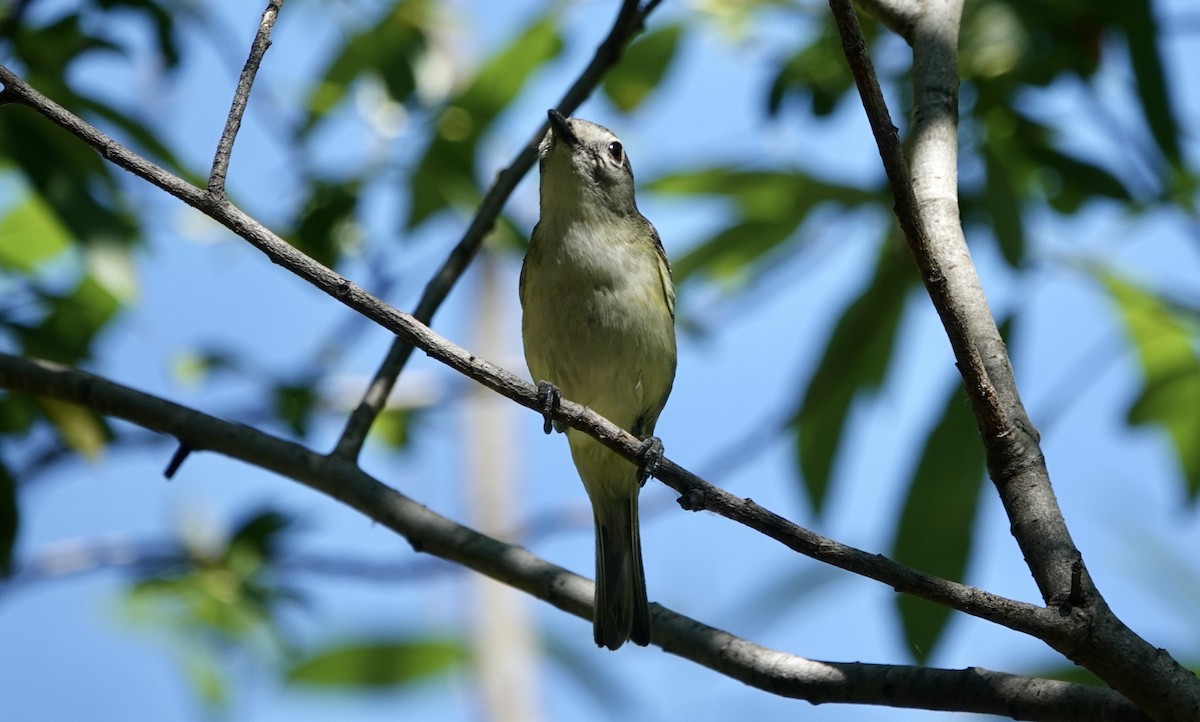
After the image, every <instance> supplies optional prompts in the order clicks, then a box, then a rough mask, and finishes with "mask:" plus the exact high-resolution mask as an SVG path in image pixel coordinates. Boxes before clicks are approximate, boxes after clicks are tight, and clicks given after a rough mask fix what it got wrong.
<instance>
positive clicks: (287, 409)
mask: <svg viewBox="0 0 1200 722" xmlns="http://www.w3.org/2000/svg"><path fill="white" fill-rule="evenodd" d="M274 395H275V415H276V416H278V417H279V418H280V419H282V420H283V421H284V422H285V423H286V424H287V425H288V427H289V428H291V430H292V432H293V433H295V434H296V436H300V437H303V436H305V435H306V434H307V433H308V422H309V419H310V418H311V417H312V414H313V411H315V410H316V406H317V394H316V392H315V391H313V389H312V385H311V384H310V383H300V384H278V385H276V386H275V388H274Z"/></svg>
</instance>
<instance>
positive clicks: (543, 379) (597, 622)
mask: <svg viewBox="0 0 1200 722" xmlns="http://www.w3.org/2000/svg"><path fill="white" fill-rule="evenodd" d="M548 116H549V129H548V130H547V132H546V134H545V136H544V137H543V139H542V141H541V143H540V144H539V145H538V168H539V176H540V188H539V206H540V207H539V218H538V222H537V224H536V225H535V226H534V229H533V233H532V235H531V237H530V241H529V247H528V249H527V251H526V254H525V261H524V264H523V265H522V267H521V278H520V299H521V309H522V317H521V336H522V341H523V344H524V349H525V360H526V363H527V365H528V367H529V371H530V374H531V375H532V376H533V378H534V379H535V380H536V381H537V382H538V390H539V400H540V401H541V402H542V403H543V405H544V408H543V410H544V412H545V413H546V414H547V416H546V427H545V428H546V432H547V433H549V431H550V426H551V424H550V413H551V411H550V409H551V408H552V407H553V405H554V404H557V403H558V399H560V398H564V397H565V398H567V399H570V400H572V401H575V402H577V403H580V404H583V405H585V406H588V407H589V408H591V409H592V410H593V411H595V412H596V413H598V414H600V415H601V416H604V417H605V418H607V419H608V420H610V421H612V422H613V423H615V424H616V425H618V426H620V427H621V428H622V429H625V430H626V431H628V432H630V433H631V434H633V435H635V436H637V437H638V438H639V439H642V440H643V452H644V453H643V456H642V458H643V464H642V465H641V466H639V465H638V464H635V463H633V462H631V461H629V460H627V459H625V458H623V457H621V456H620V455H618V454H617V453H616V452H614V451H612V450H610V449H608V448H607V447H605V446H604V445H603V444H601V443H600V442H599V441H597V440H595V439H593V438H592V437H590V436H588V435H587V434H585V433H584V432H582V431H578V430H576V429H571V428H564V427H561V426H559V425H557V424H556V427H557V428H558V430H559V431H563V430H565V431H566V435H567V441H568V442H569V444H570V448H571V457H572V460H573V461H574V463H575V468H576V470H577V471H578V472H579V476H580V478H581V479H582V481H583V486H584V488H585V489H586V491H587V495H588V498H589V499H590V501H591V505H592V511H593V518H594V523H595V533H596V591H595V598H594V612H593V625H592V627H593V638H594V640H595V642H596V645H597V646H600V647H607V648H608V649H610V650H616V649H618V648H620V647H621V645H622V644H624V643H625V642H626V641H632V642H633V643H634V644H637V645H641V646H646V645H648V644H649V643H650V637H651V622H650V607H649V601H648V599H647V594H646V579H645V571H644V568H643V564H642V551H641V534H640V532H639V529H638V494H639V492H640V491H641V488H642V485H643V484H644V483H645V481H646V478H647V474H648V473H649V471H651V470H652V469H653V467H654V466H655V465H656V463H657V461H658V460H661V458H662V456H661V454H662V443H661V441H659V440H658V438H657V437H655V436H654V428H655V425H656V423H657V422H658V417H659V414H660V413H661V412H662V410H663V407H664V406H665V405H666V402H667V397H668V396H669V395H670V393H671V387H672V385H673V384H674V380H675V366H676V341H675V287H674V284H673V282H672V280H671V267H670V264H669V263H668V261H667V256H666V252H665V251H664V250H663V245H662V241H661V240H660V239H659V235H658V231H657V230H655V228H654V226H653V225H652V224H651V223H650V221H648V220H646V218H645V216H643V215H642V214H641V212H640V211H639V210H638V207H637V202H636V200H635V198H634V180H633V169H632V167H631V166H630V163H629V157H628V156H627V155H626V153H625V147H624V145H623V144H622V143H621V141H620V139H618V138H617V136H616V135H614V134H613V132H612V131H610V130H608V129H607V128H605V127H603V126H601V125H597V124H596V123H592V122H590V121H587V120H583V119H580V118H567V117H565V116H564V115H562V113H560V112H559V111H557V110H554V109H551V110H549V111H548Z"/></svg>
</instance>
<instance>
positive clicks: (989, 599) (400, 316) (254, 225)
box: [0, 65, 1071, 641]
mask: <svg viewBox="0 0 1200 722" xmlns="http://www.w3.org/2000/svg"><path fill="white" fill-rule="evenodd" d="M0 81H3V82H5V83H6V85H7V88H6V92H7V91H11V92H12V93H13V94H14V96H15V97H18V98H19V99H20V101H21V102H22V103H25V104H26V105H28V106H30V107H32V108H34V109H35V110H37V111H38V112H40V113H42V114H43V115H45V116H46V117H47V118H49V119H51V120H53V121H54V122H55V123H57V124H59V125H60V126H62V127H63V128H64V129H66V130H67V131H69V132H70V133H72V134H74V135H76V136H77V137H79V138H81V139H83V140H84V141H85V142H87V143H88V144H89V145H92V146H93V147H95V148H97V149H98V150H100V152H101V153H102V154H103V155H104V156H105V157H106V158H108V159H109V160H111V161H112V162H113V163H116V164H117V165H119V166H121V167H122V168H126V169H127V170H130V171H131V172H133V173H135V174H137V175H138V176H140V177H142V178H144V179H145V180H147V181H149V182H150V183H153V184H154V185H156V186H158V187H159V188H162V189H163V190H165V191H166V192H168V193H170V194H171V195H173V196H175V197H177V198H180V199H181V200H183V201H185V202H187V203H189V204H191V205H193V206H195V207H196V208H198V209H200V210H201V211H202V212H204V213H205V214H206V215H208V216H209V217H210V218H212V219H213V220H216V221H217V222H219V223H221V224H222V225H224V226H226V227H227V228H229V229H230V230H231V231H233V232H234V233H236V234H237V235H238V236H240V237H241V238H243V239H245V240H246V241H247V242H249V243H250V244H251V245H253V246H254V247H255V248H258V249H259V250H260V251H262V252H263V253H264V254H266V256H267V257H268V258H269V259H270V260H271V262H273V263H276V264H278V265H280V266H283V267H284V268H285V269H287V270H289V271H290V272H292V273H293V274H295V275H297V276H299V277H300V278H303V279H304V280H306V281H308V282H309V283H311V284H312V285H314V286H316V287H317V288H318V289H320V290H322V291H323V292H325V293H327V294H329V295H330V296H332V297H334V298H335V299H336V300H338V301H339V302H341V303H342V304H344V305H346V306H347V307H349V308H351V309H353V310H355V311H357V312H358V313H360V314H362V315H363V316H365V317H367V318H369V319H371V320H372V321H374V322H375V323H377V324H379V325H380V326H382V327H383V328H385V329H387V330H388V331H391V332H392V333H395V334H396V335H398V336H400V337H401V338H404V339H405V340H406V341H408V342H409V343H411V344H413V345H414V346H415V347H417V348H420V349H421V350H423V351H424V352H425V353H426V354H428V355H429V356H430V357H431V358H433V359H434V360H436V361H439V362H441V363H443V364H445V365H447V366H449V367H451V368H452V369H454V370H456V371H458V372H459V373H461V374H463V375H464V376H467V377H468V378H471V379H473V380H475V381H476V382H478V383H480V384H482V385H483V386H486V387H487V388H489V389H491V390H493V391H495V392H497V393H499V394H501V395H503V396H505V397H507V398H509V399H511V400H513V401H515V402H517V403H518V404H521V405H522V406H524V407H526V408H528V409H533V410H535V411H537V412H538V413H539V414H540V413H541V405H540V404H539V402H538V395H537V389H536V388H534V386H533V385H531V384H530V383H529V382H527V381H525V380H523V379H521V378H519V377H517V376H515V375H514V374H512V373H509V372H508V371H505V370H504V369H501V368H499V367H498V366H496V365H494V364H492V363H490V362H488V361H486V360H484V359H481V358H478V357H476V356H475V355H474V354H472V353H470V352H469V351H467V350H466V349H464V348H462V347H460V346H458V345H456V344H454V343H452V342H450V341H449V340H447V339H445V338H442V337H441V336H439V335H438V334H436V333H434V332H433V331H432V330H430V329H429V327H427V326H425V325H424V324H421V323H419V322H418V321H417V320H416V319H414V318H413V317H412V316H409V315H408V314H406V313H404V312H402V311H399V310H397V309H395V308H393V307H392V306H389V305H388V304H386V303H384V302H383V301H381V300H379V299H378V298H376V297H374V296H372V295H371V294H369V293H367V292H366V291H364V290H363V289H362V288H360V287H359V286H357V285H355V284H353V283H351V282H350V281H349V280H347V279H345V278H343V277H342V276H340V275H338V274H337V273H335V272H334V271H332V270H330V269H328V268H326V267H325V266H323V265H321V264H320V263H318V262H316V261H314V260H313V259H312V258H309V257H308V256H306V255H304V254H303V253H301V252H300V251H298V250H296V249H295V248H294V247H292V246H291V245H289V244H288V243H286V242H285V241H283V240H282V239H281V238H279V237H278V236H276V235H275V234H274V233H272V232H271V231H270V230H268V229H267V228H266V227H265V226H263V225H262V224H260V223H259V222H257V221H255V220H254V219H253V218H250V217H249V216H247V215H246V214H245V213H244V212H243V211H241V210H240V209H238V208H237V207H236V206H234V205H233V204H232V203H230V202H229V201H228V200H227V199H224V198H214V197H213V196H211V195H209V194H208V193H206V192H204V191H203V190H201V189H199V188H196V187H195V186H192V185H191V184H189V183H188V182H187V181H184V180H182V179H180V178H177V177H175V176H173V175H171V174H170V173H168V172H167V171H165V170H163V169H162V168H159V167H158V166H156V165H154V164H152V163H150V162H148V161H146V160H145V159H143V158H141V157H140V156H138V155H137V154H135V153H133V152H131V151H130V150H128V149H126V148H124V147H123V146H121V145H120V144H119V143H117V142H116V141H114V140H112V139H110V138H108V137H107V136H105V135H104V134H103V133H101V132H100V131H98V130H96V129H95V128H93V127H92V126H90V125H88V124H87V123H86V122H84V121H82V120H80V119H79V118H78V117H76V116H74V115H72V114H71V113H69V112H68V111H66V110H65V109H63V108H62V107H61V106H59V105H57V104H56V103H54V102H53V101H51V100H49V99H47V98H45V97H44V96H42V95H41V94H40V93H38V92H37V91H36V90H34V89H32V88H31V87H29V86H28V85H27V84H25V83H24V82H23V81H21V80H20V78H18V77H16V76H15V75H13V74H12V72H11V71H9V70H8V69H7V68H5V67H4V66H2V65H0ZM554 418H555V419H556V420H558V421H561V422H563V423H565V424H566V425H568V426H571V427H572V428H576V429H579V430H581V431H583V432H585V433H587V434H589V435H591V436H593V437H595V438H596V439H597V440H599V441H600V442H601V443H603V444H605V445H606V446H608V447H609V448H610V449H613V450H614V451H616V452H617V453H619V454H621V455H622V456H624V457H625V458H627V459H630V460H631V461H634V462H635V463H637V462H639V460H640V458H641V456H640V454H641V452H642V443H641V441H640V440H639V439H637V438H636V437H634V436H633V435H632V434H630V433H628V432H626V431H624V430H622V429H620V428H619V427H617V426H616V425H615V424H613V423H612V422H610V421H608V420H607V419H604V418H603V417H601V416H600V415H599V414H597V413H595V412H594V411H592V410H590V409H588V408H586V407H584V406H581V405H579V404H576V403H574V402H571V401H567V400H564V401H563V402H562V403H561V404H560V405H559V408H558V410H557V411H556V412H555V413H554ZM194 448H196V449H197V450H202V449H203V448H204V447H194ZM656 476H657V477H658V478H659V479H660V480H661V481H663V482H664V483H665V484H667V485H668V486H670V487H671V488H673V489H675V490H676V491H677V492H679V493H680V494H681V495H682V498H681V499H680V504H681V505H682V506H683V507H684V508H686V509H689V510H699V509H705V510H708V511H712V512H714V513H717V514H720V515H721V516H724V517H726V518H729V519H732V520H734V521H737V522H739V523H741V524H745V525H746V526H749V527H751V528H752V529H755V530H757V531H760V532H762V533H763V534H766V535H767V536H769V537H770V538H772V539H775V540H776V541H779V542H780V543H782V544H784V545H785V546H787V547H788V548H790V549H793V550H794V551H797V552H799V553H801V554H804V555H806V556H809V557H811V558H813V559H816V560H818V561H821V562H825V563H827V564H832V565H833V566H836V567H839V568H841V569H845V570H847V571H850V572H853V573H855V574H859V575H862V576H866V577H869V578H871V579H875V580H877V581H880V582H883V583H885V584H887V585H889V586H891V587H892V588H893V589H895V590H896V591H898V592H902V593H907V594H913V595H915V596H919V597H922V598H925V599H929V600H930V601H934V602H937V603H939V604H944V605H946V606H949V607H952V608H953V609H956V610H958V611H961V612H964V613H966V614H970V615H973V616H977V617H980V618H982V619H986V620H988V621H991V622H995V623H997V624H1001V625H1004V626H1006V627H1008V628H1010V629H1014V630H1016V631H1019V632H1023V633H1026V634H1030V635H1032V636H1035V637H1038V638H1040V639H1046V640H1047V641H1049V640H1050V639H1051V638H1055V639H1058V640H1059V641H1061V640H1062V639H1063V636H1062V635H1064V634H1066V625H1067V624H1068V623H1069V622H1070V621H1071V619H1070V618H1063V617H1060V615H1059V614H1058V613H1057V612H1051V611H1049V610H1046V609H1043V608H1041V607H1037V606H1034V605H1031V604H1027V603H1023V602H1017V601H1014V600H1011V599H1006V598H1004V597H1001V596H999V595H994V594H989V593H986V592H983V591H981V590H979V589H975V588H973V587H970V586H967V585H965V584H959V583H956V582H950V581H947V580H944V579H939V578H937V577H934V576H932V575H928V574H924V573H921V572H917V571H915V570H912V569H909V568H908V567H905V566H904V565H902V564H898V563H896V562H894V561H891V560H889V559H886V558H885V557H882V556H880V555H876V554H869V553H867V552H864V551H862V550H859V549H855V548H853V547H850V546H847V545H844V544H840V543H838V542H835V541H833V540H831V539H827V538H825V537H822V536H820V535H819V534H815V533H813V532H811V531H809V530H807V529H804V528H802V527H799V526H797V525H795V524H793V523H791V522H789V521H788V520H786V519H784V518H783V517H781V516H779V515H777V514H774V513H772V512H770V511H769V510H767V509H764V508H762V507H760V506H758V505H757V504H755V503H754V502H753V501H751V500H749V499H740V498H737V497H734V496H733V495H731V494H729V493H728V492H725V491H724V490H722V489H718V488H717V487H715V486H713V485H711V484H709V483H707V482H705V481H704V480H703V479H700V478H699V477H698V476H696V475H695V474H692V473H691V472H689V471H687V470H686V469H684V468H683V467H681V466H679V465H678V464H676V463H674V462H673V461H671V460H670V459H664V460H663V462H662V464H661V465H660V467H659V470H658V472H657V473H656Z"/></svg>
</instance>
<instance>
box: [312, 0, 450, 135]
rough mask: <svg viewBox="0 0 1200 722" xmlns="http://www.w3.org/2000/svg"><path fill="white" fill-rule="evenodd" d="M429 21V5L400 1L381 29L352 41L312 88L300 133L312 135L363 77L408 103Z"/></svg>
mask: <svg viewBox="0 0 1200 722" xmlns="http://www.w3.org/2000/svg"><path fill="white" fill-rule="evenodd" d="M429 20H430V2H429V0H399V1H398V2H396V3H394V4H393V5H392V7H391V8H390V9H389V10H388V11H387V12H386V13H384V14H383V16H382V17H381V18H380V20H379V22H378V23H377V24H375V25H374V26H372V27H369V28H367V29H365V30H363V31H361V32H359V33H357V34H355V35H353V36H351V37H350V38H348V39H347V40H346V43H345V44H344V45H343V46H342V48H341V52H339V53H338V55H337V56H335V57H334V59H333V60H332V61H331V62H330V64H329V67H328V68H326V69H325V73H324V74H323V75H322V76H321V79H320V80H319V81H318V82H317V83H316V84H315V85H314V86H313V89H312V92H311V93H310V94H309V97H308V102H307V106H308V115H307V116H306V117H305V119H304V122H303V123H302V124H301V126H300V129H299V134H300V135H301V136H304V135H306V134H308V133H309V132H310V131H311V130H312V129H313V128H314V127H315V126H316V124H317V123H318V122H319V121H320V120H321V119H322V118H324V117H325V116H326V115H328V114H329V112H330V111H331V110H333V109H334V108H335V107H337V106H338V105H339V104H340V103H341V102H342V100H343V99H344V98H345V97H346V93H347V91H349V90H350V88H351V87H352V86H353V85H354V83H355V82H357V81H358V80H359V79H360V78H362V77H363V76H364V75H374V76H376V77H378V78H379V79H380V80H382V81H383V84H384V86H385V87H386V88H387V91H388V95H390V96H391V97H392V99H393V100H395V101H397V102H400V103H403V102H406V101H408V100H409V99H410V98H411V96H412V94H413V91H414V90H416V86H417V82H416V74H415V70H414V68H415V66H416V63H417V62H418V61H419V60H420V58H421V56H422V54H423V53H424V52H425V47H426V45H427V41H426V35H425V27H426V25H427V24H428V23H429Z"/></svg>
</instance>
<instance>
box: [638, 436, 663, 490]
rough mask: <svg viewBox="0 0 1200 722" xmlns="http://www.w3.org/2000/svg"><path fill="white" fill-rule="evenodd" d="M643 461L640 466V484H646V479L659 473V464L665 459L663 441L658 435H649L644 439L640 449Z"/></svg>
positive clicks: (639, 453) (639, 454) (639, 455)
mask: <svg viewBox="0 0 1200 722" xmlns="http://www.w3.org/2000/svg"><path fill="white" fill-rule="evenodd" d="M638 457H640V458H641V460H642V463H641V465H640V466H639V467H638V484H639V485H641V486H645V485H646V480H647V479H649V478H650V477H652V476H654V475H655V474H656V473H658V465H659V464H661V463H662V460H663V442H662V439H660V438H658V437H657V436H647V437H646V438H644V439H642V448H641V449H640V450H639V451H638Z"/></svg>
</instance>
